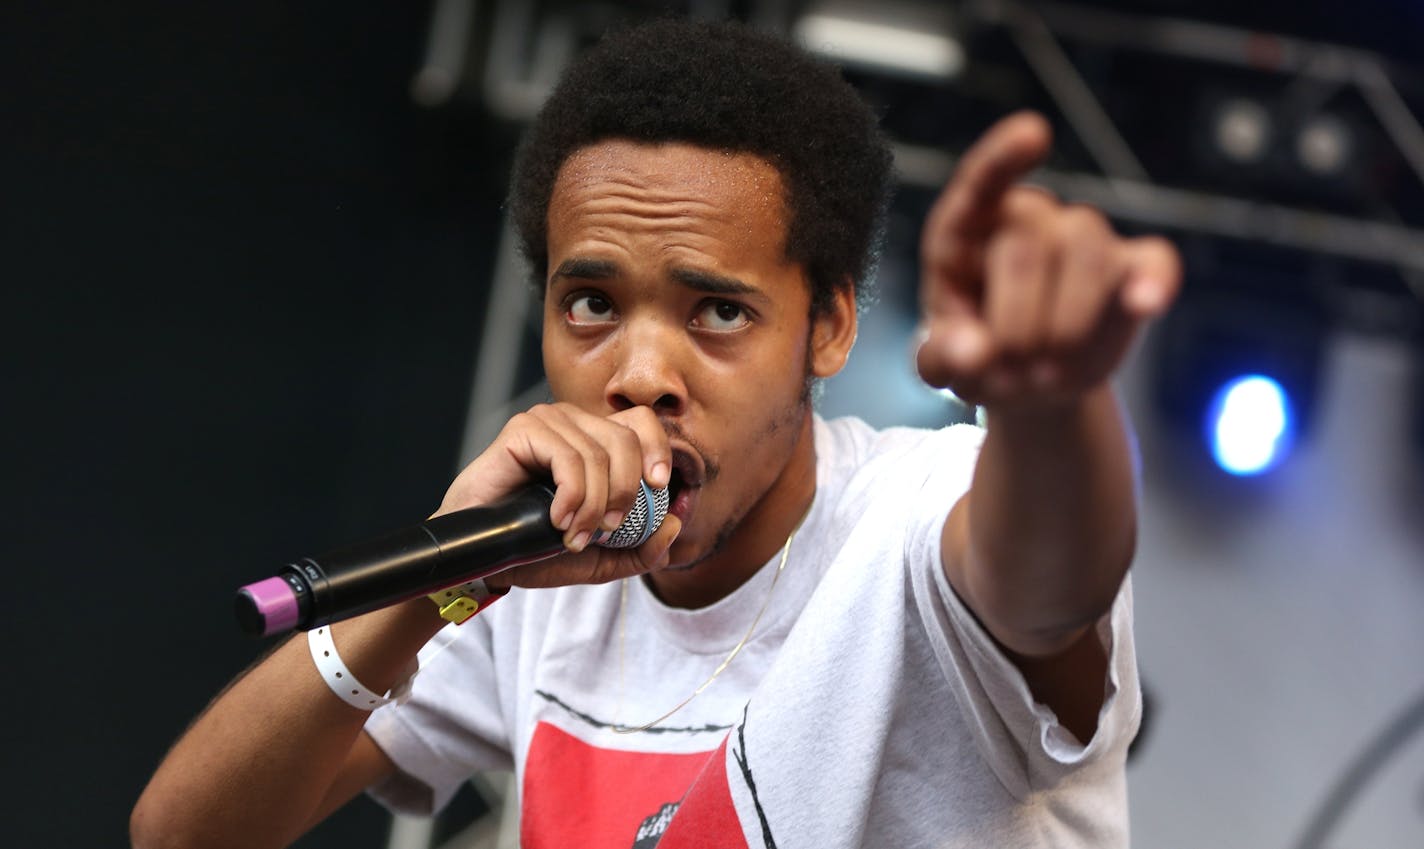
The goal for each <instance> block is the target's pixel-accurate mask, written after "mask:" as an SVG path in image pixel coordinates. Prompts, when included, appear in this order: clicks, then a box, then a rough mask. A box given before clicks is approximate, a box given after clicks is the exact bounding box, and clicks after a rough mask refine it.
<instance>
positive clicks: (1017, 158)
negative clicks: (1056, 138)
mask: <svg viewBox="0 0 1424 849" xmlns="http://www.w3.org/2000/svg"><path fill="white" fill-rule="evenodd" d="M1051 143H1052V131H1051V130H1050V129H1049V126H1048V122H1047V121H1045V120H1044V119H1043V117H1042V116H1040V115H1038V114H1036V113H1033V112H1016V113H1014V114H1012V115H1010V116H1008V117H1007V118H1004V119H1002V120H1000V121H999V122H998V123H996V124H994V125H993V126H992V127H990V128H989V130H988V131H987V132H986V133H985V134H984V135H983V136H982V137H981V138H980V139H979V141H977V142H975V144H974V145H973V146H972V147H970V148H969V150H968V151H967V152H966V153H965V154H964V156H963V158H961V159H960V162H959V166H958V167H957V168H956V169H955V172H954V176H953V177H951V178H950V181H949V184H948V185H947V186H945V189H944V192H943V193H941V194H940V197H939V199H938V200H937V201H936V202H935V205H934V208H933V209H932V210H931V211H930V216H929V221H928V224H927V226H926V238H927V239H929V240H933V241H935V242H937V243H938V244H940V245H941V246H942V247H943V248H945V250H944V251H937V252H935V254H934V256H935V258H936V259H938V260H939V261H940V262H943V263H946V264H947V265H949V266H957V265H959V264H960V263H961V260H962V259H964V258H967V257H968V254H966V253H964V252H965V251H967V250H971V249H972V247H973V245H974V243H975V242H979V241H982V240H983V238H984V237H985V235H986V234H987V233H988V232H989V231H990V230H991V229H992V227H993V225H994V221H995V219H996V218H997V215H998V212H999V205H1000V202H1001V201H1002V200H1003V197H1004V194H1005V193H1006V192H1007V191H1008V190H1009V188H1010V187H1011V186H1013V185H1014V183H1016V182H1017V181H1018V180H1020V179H1021V178H1023V177H1024V176H1025V175H1027V174H1028V173H1029V172H1030V171H1032V170H1033V169H1034V168H1036V167H1037V166H1038V164H1039V163H1040V162H1042V161H1043V158H1044V157H1045V156H1047V155H1048V148H1049V145H1050V144H1051Z"/></svg>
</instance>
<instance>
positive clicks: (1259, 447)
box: [1207, 374, 1295, 475]
mask: <svg viewBox="0 0 1424 849" xmlns="http://www.w3.org/2000/svg"><path fill="white" fill-rule="evenodd" d="M1294 431H1295V422H1294V413H1293V412H1292V409H1291V402H1290V398H1289V397H1287V395H1286V392H1285V390H1284V389H1282V388H1281V385H1280V384H1279V383H1277V382H1276V381H1275V380H1273V379H1271V378H1269V377H1266V376H1264V375H1260V374H1250V375H1244V376H1242V377H1238V378H1236V379H1234V380H1231V381H1229V382H1227V383H1225V384H1224V385H1222V387H1221V389H1219V390H1218V391H1217V393H1216V395H1215V396H1214V397H1213V398H1212V402H1211V405H1210V406H1209V408H1208V412H1207V439H1208V441H1209V443H1210V445H1211V455H1212V457H1213V458H1215V460H1216V464H1217V465H1218V466H1220V467H1221V468H1222V469H1223V470H1224V471H1226V472H1229V473H1231V474H1233V475H1258V474H1261V473H1262V472H1266V471H1269V470H1270V469H1271V468H1273V467H1274V466H1276V464H1278V463H1279V462H1280V461H1281V460H1282V459H1284V458H1285V456H1286V455H1287V454H1289V453H1290V449H1291V443H1292V441H1293V437H1294Z"/></svg>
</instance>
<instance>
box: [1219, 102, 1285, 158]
mask: <svg viewBox="0 0 1424 849" xmlns="http://www.w3.org/2000/svg"><path fill="white" fill-rule="evenodd" d="M1212 129H1213V133H1212V137H1213V139H1214V140H1215V141H1216V146H1217V149H1218V150H1219V151H1220V152H1221V154H1222V155H1223V156H1225V157H1226V158H1227V159H1228V160H1230V161H1231V162H1234V163H1236V164H1238V165H1249V164H1251V163H1254V162H1259V161H1261V159H1262V158H1264V157H1265V155H1266V148H1267V146H1268V145H1269V143H1270V141H1271V136H1272V132H1273V129H1272V126H1271V116H1270V115H1269V114H1268V113H1267V112H1266V110H1265V108H1264V107H1263V106H1261V104H1259V103H1257V102H1256V101H1254V100H1250V99H1247V98H1244V97H1234V98H1231V99H1229V100H1225V101H1223V102H1222V103H1221V104H1220V106H1218V107H1217V110H1216V116H1215V120H1214V122H1213V128H1212Z"/></svg>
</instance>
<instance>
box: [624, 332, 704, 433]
mask: <svg viewBox="0 0 1424 849" xmlns="http://www.w3.org/2000/svg"><path fill="white" fill-rule="evenodd" d="M620 335H621V338H620V339H619V342H618V347H617V351H616V353H615V356H616V358H617V362H616V365H615V366H614V369H613V374H612V375H611V376H610V377H609V380H608V385H607V387H606V388H605V398H606V400H607V402H608V404H609V406H611V407H612V408H613V409H614V410H615V411H621V410H627V409H629V408H631V407H639V406H645V407H651V408H652V409H653V412H655V413H657V414H658V415H659V416H679V415H682V413H683V412H684V410H685V409H686V407H687V383H686V381H685V379H684V368H683V367H684V364H685V360H686V352H684V351H683V350H682V349H681V346H680V345H679V343H678V340H677V338H676V334H675V333H674V332H673V331H671V330H670V329H668V328H664V327H661V326H660V325H659V323H657V322H654V321H645V322H637V323H633V322H630V323H629V324H628V325H627V326H626V327H625V328H624V332H623V333H622V334H620Z"/></svg>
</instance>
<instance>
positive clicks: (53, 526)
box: [0, 0, 511, 847]
mask: <svg viewBox="0 0 1424 849" xmlns="http://www.w3.org/2000/svg"><path fill="white" fill-rule="evenodd" d="M427 14H428V9H427V8H426V7H425V5H424V4H420V3H415V4H383V5H382V7H381V8H380V9H379V10H377V8H376V4H365V5H361V6H360V7H359V8H358V4H346V3H334V2H308V3H279V2H271V0H255V2H254V0H249V2H245V3H237V4H215V5H214V4H189V3H178V2H174V3H169V4H162V5H160V4H154V3H143V4H136V3H127V2H125V3H108V2H97V0H96V2H87V3H74V2H70V3H62V2H59V3H57V2H46V3H34V4H30V5H29V6H28V7H21V6H19V5H17V4H5V7H4V10H3V11H0V17H3V19H0V40H3V43H0V63H3V64H0V72H3V76H0V108H2V109H3V112H0V210H3V212H0V214H3V220H0V225H3V227H2V228H0V280H3V292H4V299H3V303H4V307H3V314H4V327H5V331H4V333H3V334H0V335H3V337H4V342H3V343H0V344H3V350H4V352H5V353H4V358H3V366H0V368H3V372H0V379H3V384H0V391H3V396H0V397H3V404H4V412H3V417H0V420H3V421H4V422H5V436H6V438H5V440H4V448H5V450H4V455H5V461H4V492H5V504H4V509H3V511H0V513H3V515H4V517H5V519H4V522H5V528H4V532H3V534H0V539H3V546H4V550H3V554H2V555H0V556H2V557H3V567H4V575H5V584H4V588H3V590H0V598H3V605H4V606H3V611H0V629H3V630H0V638H3V640H4V646H5V652H6V654H5V657H6V660H7V663H6V664H5V672H6V674H4V676H3V679H4V680H5V681H6V689H8V691H9V692H8V694H7V697H6V698H4V702H5V704H6V707H5V709H4V711H5V717H6V721H5V722H4V724H3V725H4V734H5V739H4V742H3V750H0V757H3V758H4V762H5V764H6V766H7V769H6V770H5V773H6V778H7V781H6V786H5V792H4V793H3V795H0V804H3V809H4V815H3V816H0V845H3V846H6V847H41V846H43V847H81V846H82V847H90V846H95V847H97V846H122V845H127V838H126V819H127V816H128V811H129V809H130V807H131V805H132V804H133V801H134V799H135V798H136V797H137V795H138V793H139V791H140V789H141V787H142V785H143V783H144V782H145V780H146V779H147V776H148V775H149V774H150V773H151V771H152V769H153V767H154V766H155V765H156V763H157V761H158V759H159V758H160V757H161V756H162V754H163V751H164V750H165V748H166V747H167V745H168V744H169V743H170V742H171V740H172V739H174V738H175V737H176V736H177V735H178V734H179V733H180V732H181V730H182V729H183V727H184V726H185V724H186V723H187V722H188V721H189V720H190V719H191V718H192V717H193V716H194V715H195V714H196V713H197V712H198V711H199V710H201V709H202V707H203V705H204V704H205V703H206V701H207V700H208V699H209V698H210V697H211V696H212V695H213V694H214V693H216V692H217V691H218V689H219V688H220V687H221V686H222V684H223V683H224V682H225V681H227V680H228V679H229V678H230V677H231V676H232V675H233V674H235V673H236V672H237V671H239V670H240V669H242V668H243V667H244V666H245V665H246V664H247V663H248V662H249V661H250V660H252V659H253V658H254V657H255V656H256V655H257V654H258V653H259V652H260V651H261V650H262V648H264V644H263V643H261V642H257V641H252V640H250V639H248V638H245V637H242V636H241V635H239V634H238V632H237V629H236V627H235V624H234V622H233V619H232V615H231V612H230V606H231V598H232V593H233V590H234V589H235V588H236V587H237V586H238V585H240V584H242V583H246V582H248V581H250V580H254V579H256V578H260V577H265V576H266V575H268V574H271V572H272V571H273V570H274V569H275V568H276V567H277V566H278V565H280V564H281V563H282V562H284V561H285V560H286V559H289V558H291V557H293V556H297V555H300V554H303V553H311V552H314V551H318V550H321V548H322V547H324V546H330V545H333V544H338V543H341V542H346V541H352V540H354V539H355V538H358V537H360V536H362V535H363V534H365V535H369V534H371V533H372V532H374V531H380V530H384V529H386V528H387V527H390V526H393V525H395V524H403V523H406V522H408V521H414V520H418V519H420V518H423V517H424V516H425V515H427V514H428V513H429V512H430V511H431V510H433V509H434V507H435V506H436V505H437V504H438V503H439V498H440V496H441V494H442V493H443V491H444V487H445V485H446V483H448V481H449V479H450V477H451V475H452V473H453V470H454V464H455V463H456V460H457V451H458V444H459V438H460V434H461V430H462V425H463V419H464V413H465V405H466V403H467V387H468V385H469V382H470V377H471V372H472V361H473V357H474V353H475V351H476V346H477V344H478V332H479V328H480V325H481V320H482V315H481V310H482V305H483V298H484V296H483V279H484V276H485V274H486V273H487V269H488V268H489V267H490V253H491V250H492V245H493V244H494V242H495V236H496V234H497V227H498V206H499V198H500V195H501V192H502V188H503V184H504V179H505V172H506V169H507V160H508V154H507V151H508V147H509V140H510V135H511V134H510V133H509V132H508V131H507V130H501V129H499V128H492V127H489V126H485V125H484V124H483V123H482V122H479V121H477V120H475V119H473V118H467V119H464V121H463V122H461V121H460V120H458V119H455V118H452V117H450V116H448V115H441V114H431V113H426V112H422V111H421V110H420V109H418V108H417V107H415V106H413V105H412V104H411V102H410V100H409V98H408V96H407V94H406V92H407V86H408V82H409V80H410V77H411V75H412V73H413V71H414V70H415V68H416V63H417V60H418V57H419V53H420V50H421V47H422V44H423V39H424V27H425V25H426V15H427ZM253 814H254V816H260V812H256V811H254V812H253ZM384 822H385V820H384V816H383V815H382V814H381V813H380V812H379V810H378V809H377V808H376V807H375V806H374V804H373V803H370V802H364V803H362V804H360V805H358V806H356V808H355V809H354V810H352V811H350V812H348V813H344V814H342V815H340V816H339V817H338V818H337V819H336V820H335V821H333V822H332V823H330V824H329V825H327V826H325V827H323V829H321V830H319V831H318V832H316V833H315V834H314V835H312V836H311V837H309V838H307V839H306V840H304V841H303V842H302V843H301V844H300V845H302V846H307V847H313V846H319V845H336V844H337V842H338V841H339V842H340V843H341V844H342V845H347V846H380V845H383V841H384V837H385V826H384Z"/></svg>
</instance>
